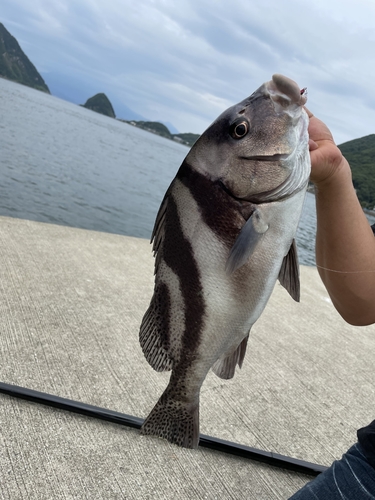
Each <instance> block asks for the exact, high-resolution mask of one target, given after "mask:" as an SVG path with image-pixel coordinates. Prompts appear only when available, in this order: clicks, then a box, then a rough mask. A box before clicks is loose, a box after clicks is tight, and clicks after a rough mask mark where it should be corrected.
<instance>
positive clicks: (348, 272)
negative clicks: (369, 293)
mask: <svg viewBox="0 0 375 500" xmlns="http://www.w3.org/2000/svg"><path fill="white" fill-rule="evenodd" d="M316 267H319V269H324V270H325V271H331V272H332V273H339V274H363V273H375V271H337V270H336V269H329V268H328V267H323V266H318V264H316Z"/></svg>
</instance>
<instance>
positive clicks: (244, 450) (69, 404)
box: [0, 382, 327, 476]
mask: <svg viewBox="0 0 375 500" xmlns="http://www.w3.org/2000/svg"><path fill="white" fill-rule="evenodd" d="M0 393H3V394H6V395H8V396H11V397H14V398H19V399H24V400H27V401H31V402H33V403H38V404H42V405H45V406H52V407H54V408H58V409H60V410H65V411H70V412H72V413H78V414H80V415H85V416H88V417H92V418H98V419H100V420H106V421H108V422H112V423H115V424H120V425H125V426H127V427H132V428H135V429H140V428H141V426H142V424H143V422H144V420H143V419H142V418H138V417H134V416H132V415H126V414H125V413H120V412H117V411H113V410H108V409H106V408H100V407H98V406H93V405H89V404H86V403H81V402H79V401H73V400H71V399H66V398H61V397H59V396H54V395H52V394H47V393H45V392H39V391H34V390H32V389H27V388H26V387H20V386H17V385H12V384H6V383H4V382H0ZM199 446H200V447H202V448H209V449H211V450H215V451H219V452H221V453H227V454H230V455H235V456H239V457H242V458H247V459H250V460H256V461H257V462H262V463H266V464H268V465H271V466H273V467H279V468H282V469H288V470H291V471H293V472H299V473H302V474H307V475H309V476H318V475H319V474H320V473H321V472H324V471H325V470H326V469H327V467H325V466H323V465H319V464H314V463H310V462H305V461H304V460H299V459H296V458H292V457H288V456H285V455H279V454H278V453H272V452H269V451H264V450H259V449H257V448H251V447H250V446H245V445H241V444H238V443H232V442H230V441H224V440H223V439H219V438H215V437H211V436H206V435H204V434H201V435H200V437H199Z"/></svg>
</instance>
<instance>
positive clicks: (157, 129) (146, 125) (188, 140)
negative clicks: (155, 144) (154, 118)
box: [121, 120, 199, 147]
mask: <svg viewBox="0 0 375 500" xmlns="http://www.w3.org/2000/svg"><path fill="white" fill-rule="evenodd" d="M121 121H124V122H126V123H130V125H133V126H134V127H139V128H142V129H143V130H147V132H152V133H153V134H157V135H161V136H162V137H166V138H167V139H172V140H173V141H176V142H179V143H181V144H184V145H185V146H190V147H191V146H192V145H193V144H194V142H195V141H196V140H197V139H199V134H192V133H185V134H171V133H170V131H169V129H168V127H166V126H165V125H164V123H160V122H147V121H136V120H121Z"/></svg>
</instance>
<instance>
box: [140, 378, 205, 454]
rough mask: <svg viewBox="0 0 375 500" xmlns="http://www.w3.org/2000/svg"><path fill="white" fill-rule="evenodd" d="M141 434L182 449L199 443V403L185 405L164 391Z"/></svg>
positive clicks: (144, 424)
mask: <svg viewBox="0 0 375 500" xmlns="http://www.w3.org/2000/svg"><path fill="white" fill-rule="evenodd" d="M141 433H142V434H147V435H153V436H158V437H161V438H164V439H167V440H168V441H169V442H171V443H173V444H176V445H178V446H182V447H184V448H197V447H198V442H199V401H197V402H196V403H191V402H189V403H185V402H182V401H178V400H175V399H173V397H171V396H170V395H169V394H168V388H167V389H166V390H165V392H164V393H163V395H162V396H161V398H160V399H159V401H158V402H157V403H156V405H155V406H154V408H153V409H152V411H151V413H150V414H149V416H148V417H147V418H146V420H145V422H144V423H143V425H142V427H141Z"/></svg>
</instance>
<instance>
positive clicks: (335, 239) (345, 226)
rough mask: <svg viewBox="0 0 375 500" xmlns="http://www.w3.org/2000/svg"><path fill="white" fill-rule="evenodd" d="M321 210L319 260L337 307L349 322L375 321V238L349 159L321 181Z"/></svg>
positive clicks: (318, 188) (318, 196) (318, 199)
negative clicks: (359, 198) (330, 175)
mask: <svg viewBox="0 0 375 500" xmlns="http://www.w3.org/2000/svg"><path fill="white" fill-rule="evenodd" d="M316 209H317V237H316V263H317V267H318V270H319V274H320V276H321V278H322V280H323V282H324V284H325V286H326V288H327V290H328V292H329V294H330V296H331V299H332V302H333V304H334V306H335V307H336V309H337V310H338V312H339V313H340V314H341V315H342V316H343V318H344V319H345V320H346V321H348V322H349V323H352V324H356V325H364V324H370V323H374V322H375V308H374V307H373V304H374V297H375V237H374V235H373V233H372V230H371V228H370V225H369V223H368V221H367V219H366V217H365V215H364V213H363V210H362V208H361V206H360V204H359V201H358V198H357V196H356V193H355V190H354V187H353V185H352V181H351V172H350V167H349V165H348V164H347V162H346V160H345V159H343V162H342V166H341V168H339V169H337V171H336V172H335V175H333V176H332V177H330V178H329V179H327V180H325V181H324V182H323V183H319V184H317V185H316Z"/></svg>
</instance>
